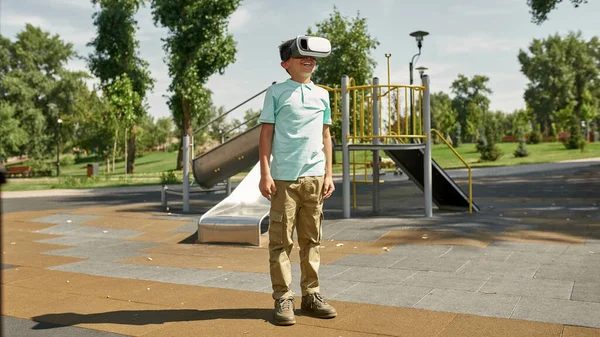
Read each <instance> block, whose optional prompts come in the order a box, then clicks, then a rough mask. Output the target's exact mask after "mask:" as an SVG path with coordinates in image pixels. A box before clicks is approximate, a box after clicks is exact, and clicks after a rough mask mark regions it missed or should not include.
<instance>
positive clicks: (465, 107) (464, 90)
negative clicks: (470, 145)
mask: <svg viewBox="0 0 600 337" xmlns="http://www.w3.org/2000/svg"><path fill="white" fill-rule="evenodd" d="M489 80H490V79H489V78H488V77H487V76H482V75H474V76H473V77H472V78H471V79H469V78H468V77H466V76H464V75H462V74H460V75H458V78H457V79H456V80H454V82H452V85H451V86H450V88H451V91H452V93H453V94H454V98H453V99H452V108H453V109H454V110H456V112H457V118H456V119H457V121H458V123H460V126H461V130H462V140H464V141H468V140H472V139H473V137H475V133H476V130H478V129H479V128H480V127H481V126H482V119H483V118H482V117H483V114H484V113H486V112H487V111H488V110H489V105H490V99H489V98H488V96H487V95H489V94H491V93H492V90H491V89H490V88H489V87H488V82H489Z"/></svg>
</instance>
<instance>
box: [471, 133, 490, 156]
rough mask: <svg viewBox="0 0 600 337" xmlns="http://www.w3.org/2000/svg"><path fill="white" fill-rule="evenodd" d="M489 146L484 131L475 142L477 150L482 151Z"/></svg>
mask: <svg viewBox="0 0 600 337" xmlns="http://www.w3.org/2000/svg"><path fill="white" fill-rule="evenodd" d="M492 142H493V141H492ZM487 146H488V142H487V139H486V137H485V135H484V134H483V132H482V133H480V134H479V139H477V143H476V144H475V148H476V149H477V152H479V153H481V152H482V151H484V150H485V148H486V147H487Z"/></svg>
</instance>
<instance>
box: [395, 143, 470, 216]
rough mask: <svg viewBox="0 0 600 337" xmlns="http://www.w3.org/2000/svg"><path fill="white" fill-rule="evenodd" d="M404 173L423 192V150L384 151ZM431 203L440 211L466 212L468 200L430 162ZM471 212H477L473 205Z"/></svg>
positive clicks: (434, 163) (448, 177) (444, 173)
mask: <svg viewBox="0 0 600 337" xmlns="http://www.w3.org/2000/svg"><path fill="white" fill-rule="evenodd" d="M385 152H386V153H387V155H388V156H389V157H390V158H392V159H393V160H394V161H395V162H396V164H398V166H400V167H401V168H402V170H403V171H404V173H406V175H407V176H409V177H410V179H412V181H414V182H415V184H417V186H419V188H420V189H421V190H423V173H424V166H423V149H410V150H408V149H406V150H404V149H403V150H386V151H385ZM431 163H432V171H431V180H432V194H433V201H434V202H435V204H436V205H437V206H438V207H439V208H440V209H451V210H460V211H464V210H468V209H469V198H468V195H467V194H465V193H464V192H463V191H462V190H461V188H460V187H459V186H458V185H457V184H456V183H455V182H454V180H452V178H450V176H448V174H447V173H446V172H445V171H444V170H443V169H442V168H441V167H440V166H439V165H438V164H437V163H436V162H435V160H432V161H431ZM473 212H479V207H478V206H477V205H476V204H475V203H473Z"/></svg>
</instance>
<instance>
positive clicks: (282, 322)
mask: <svg viewBox="0 0 600 337" xmlns="http://www.w3.org/2000/svg"><path fill="white" fill-rule="evenodd" d="M275 323H277V325H283V326H288V325H294V324H296V320H293V321H275Z"/></svg>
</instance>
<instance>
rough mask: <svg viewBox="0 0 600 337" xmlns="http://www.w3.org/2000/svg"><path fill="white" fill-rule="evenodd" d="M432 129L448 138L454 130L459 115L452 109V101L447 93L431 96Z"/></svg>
mask: <svg viewBox="0 0 600 337" xmlns="http://www.w3.org/2000/svg"><path fill="white" fill-rule="evenodd" d="M430 106H431V127H432V128H434V129H437V130H438V131H440V132H441V133H442V134H443V135H444V137H446V138H448V137H450V135H451V134H452V132H453V130H454V124H456V117H457V113H456V110H454V109H453V108H452V99H451V98H450V96H449V95H448V94H446V93H445V92H442V91H440V92H437V93H433V94H432V95H431V99H430Z"/></svg>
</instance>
